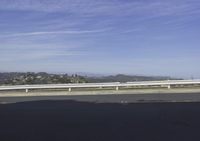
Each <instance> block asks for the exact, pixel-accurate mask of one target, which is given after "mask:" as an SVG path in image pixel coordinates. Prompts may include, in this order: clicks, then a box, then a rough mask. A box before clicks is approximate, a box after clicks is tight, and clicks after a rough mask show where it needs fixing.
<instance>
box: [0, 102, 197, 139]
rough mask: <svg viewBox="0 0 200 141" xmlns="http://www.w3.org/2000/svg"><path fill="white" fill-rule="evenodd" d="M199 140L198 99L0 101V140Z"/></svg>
mask: <svg viewBox="0 0 200 141" xmlns="http://www.w3.org/2000/svg"><path fill="white" fill-rule="evenodd" d="M199 139H200V103H133V104H117V103H116V104H114V103H90V102H77V101H70V100H63V101H62V100H58V101H35V102H22V103H15V104H5V105H4V104H3V105H0V141H45V140H46V141H61V140H63V141H111V140H112V141H134V140H136V141H141V140H148V141H184V140H188V141H191V140H192V141H193V140H199Z"/></svg>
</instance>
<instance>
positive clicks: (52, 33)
mask: <svg viewBox="0 0 200 141" xmlns="http://www.w3.org/2000/svg"><path fill="white" fill-rule="evenodd" d="M104 31H105V30H103V29H102V30H79V31H78V30H77V31H75V30H74V31H72V30H71V31H70V30H69V31H45V32H25V33H4V34H3V35H0V37H21V36H43V35H60V34H61V35H62V34H69V35H73V34H92V33H101V32H104Z"/></svg>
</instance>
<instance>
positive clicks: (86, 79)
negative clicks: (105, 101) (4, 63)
mask: <svg viewBox="0 0 200 141" xmlns="http://www.w3.org/2000/svg"><path fill="white" fill-rule="evenodd" d="M173 79H175V78H171V77H161V76H133V75H124V74H118V75H109V76H81V75H77V74H70V75H69V74H49V73H46V72H39V73H34V72H27V73H21V72H9V73H0V85H25V84H58V83H101V82H130V81H156V80H173Z"/></svg>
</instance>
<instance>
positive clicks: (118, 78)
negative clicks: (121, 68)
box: [86, 74, 177, 83]
mask: <svg viewBox="0 0 200 141" xmlns="http://www.w3.org/2000/svg"><path fill="white" fill-rule="evenodd" d="M175 79H177V78H172V77H162V76H137V75H124V74H118V75H110V76H100V77H86V80H87V81H88V82H92V83H98V82H132V81H156V80H175Z"/></svg>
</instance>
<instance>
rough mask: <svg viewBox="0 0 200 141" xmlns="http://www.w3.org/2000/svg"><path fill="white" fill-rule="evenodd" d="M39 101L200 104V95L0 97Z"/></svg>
mask: <svg viewBox="0 0 200 141" xmlns="http://www.w3.org/2000/svg"><path fill="white" fill-rule="evenodd" d="M39 100H75V101H84V102H96V103H136V102H200V93H169V94H166V93H163V94H112V95H111V94H109V95H105V94H104V95H80V96H70V95H68V96H25V97H0V104H6V103H16V102H25V101H39Z"/></svg>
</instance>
